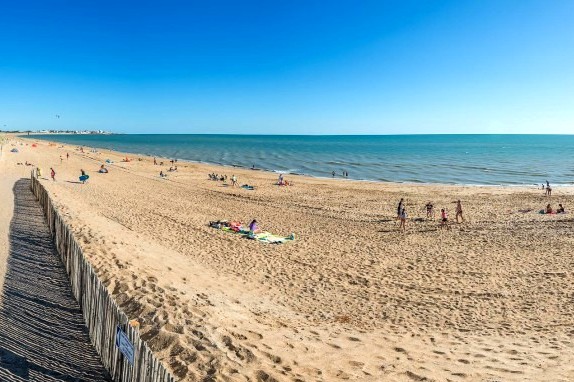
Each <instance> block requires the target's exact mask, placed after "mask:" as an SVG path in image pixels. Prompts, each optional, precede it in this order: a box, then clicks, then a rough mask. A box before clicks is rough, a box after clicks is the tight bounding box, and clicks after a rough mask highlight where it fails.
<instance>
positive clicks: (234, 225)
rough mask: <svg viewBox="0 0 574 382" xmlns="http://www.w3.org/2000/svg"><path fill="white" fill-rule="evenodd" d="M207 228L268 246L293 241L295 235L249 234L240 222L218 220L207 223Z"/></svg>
mask: <svg viewBox="0 0 574 382" xmlns="http://www.w3.org/2000/svg"><path fill="white" fill-rule="evenodd" d="M209 226H210V227H212V228H215V229H220V230H222V231H225V232H230V233H234V234H237V235H241V236H242V237H245V238H247V239H251V240H257V241H259V242H262V243H268V244H284V243H287V242H289V241H293V240H295V234H294V233H292V234H291V235H289V236H277V235H273V234H272V233H270V232H259V233H256V234H253V233H251V231H249V229H248V227H247V226H243V225H242V224H241V223H240V222H229V221H227V220H218V221H212V222H209Z"/></svg>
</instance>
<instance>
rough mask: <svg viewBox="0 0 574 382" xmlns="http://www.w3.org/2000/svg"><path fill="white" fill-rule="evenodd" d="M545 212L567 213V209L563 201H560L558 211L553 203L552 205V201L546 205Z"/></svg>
mask: <svg viewBox="0 0 574 382" xmlns="http://www.w3.org/2000/svg"><path fill="white" fill-rule="evenodd" d="M544 213H545V214H564V213H566V210H565V209H564V206H563V205H562V203H558V208H557V209H556V211H555V210H554V209H553V208H552V205H550V203H548V204H547V205H546V208H545V209H544Z"/></svg>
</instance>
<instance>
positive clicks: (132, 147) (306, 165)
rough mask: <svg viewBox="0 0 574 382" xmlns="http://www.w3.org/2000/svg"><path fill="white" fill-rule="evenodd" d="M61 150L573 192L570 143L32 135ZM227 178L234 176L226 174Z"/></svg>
mask: <svg viewBox="0 0 574 382" xmlns="http://www.w3.org/2000/svg"><path fill="white" fill-rule="evenodd" d="M32 137H35V138H37V139H46V140H52V141H58V142H62V143H67V144H72V145H78V146H87V147H97V148H105V149H112V150H117V151H124V152H129V153H139V154H147V155H152V156H158V157H165V158H177V159H179V160H187V161H194V162H203V163H214V164H222V165H227V166H240V167H247V168H250V167H252V166H255V167H256V168H259V169H262V170H268V171H275V172H281V173H293V174H305V175H311V176H316V177H328V178H330V177H332V175H331V174H332V171H335V172H336V174H337V175H336V177H338V178H341V177H342V172H343V171H346V172H348V173H349V178H350V179H360V180H371V181H383V182H408V183H443V184H480V185H531V184H541V183H543V182H545V181H546V180H548V181H549V182H550V183H551V184H554V185H558V184H574V155H573V154H574V135H383V136H364V135H361V136H292V135H290V136H277V135H267V136H266V135H196V134H182V135H176V134H165V135H155V134H134V135H132V134H128V135H35V136H32ZM228 172H232V170H230V171H228Z"/></svg>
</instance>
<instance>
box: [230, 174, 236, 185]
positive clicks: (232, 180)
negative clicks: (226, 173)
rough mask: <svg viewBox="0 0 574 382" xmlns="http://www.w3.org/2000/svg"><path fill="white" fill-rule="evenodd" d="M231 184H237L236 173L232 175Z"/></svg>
mask: <svg viewBox="0 0 574 382" xmlns="http://www.w3.org/2000/svg"><path fill="white" fill-rule="evenodd" d="M231 185H232V186H233V187H236V186H237V177H236V176H235V174H233V175H231Z"/></svg>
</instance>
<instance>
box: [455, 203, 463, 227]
mask: <svg viewBox="0 0 574 382" xmlns="http://www.w3.org/2000/svg"><path fill="white" fill-rule="evenodd" d="M459 216H460V220H461V221H460V223H462V222H464V218H463V217H462V204H460V199H459V200H457V201H456V222H457V223H459V221H458V217H459Z"/></svg>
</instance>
